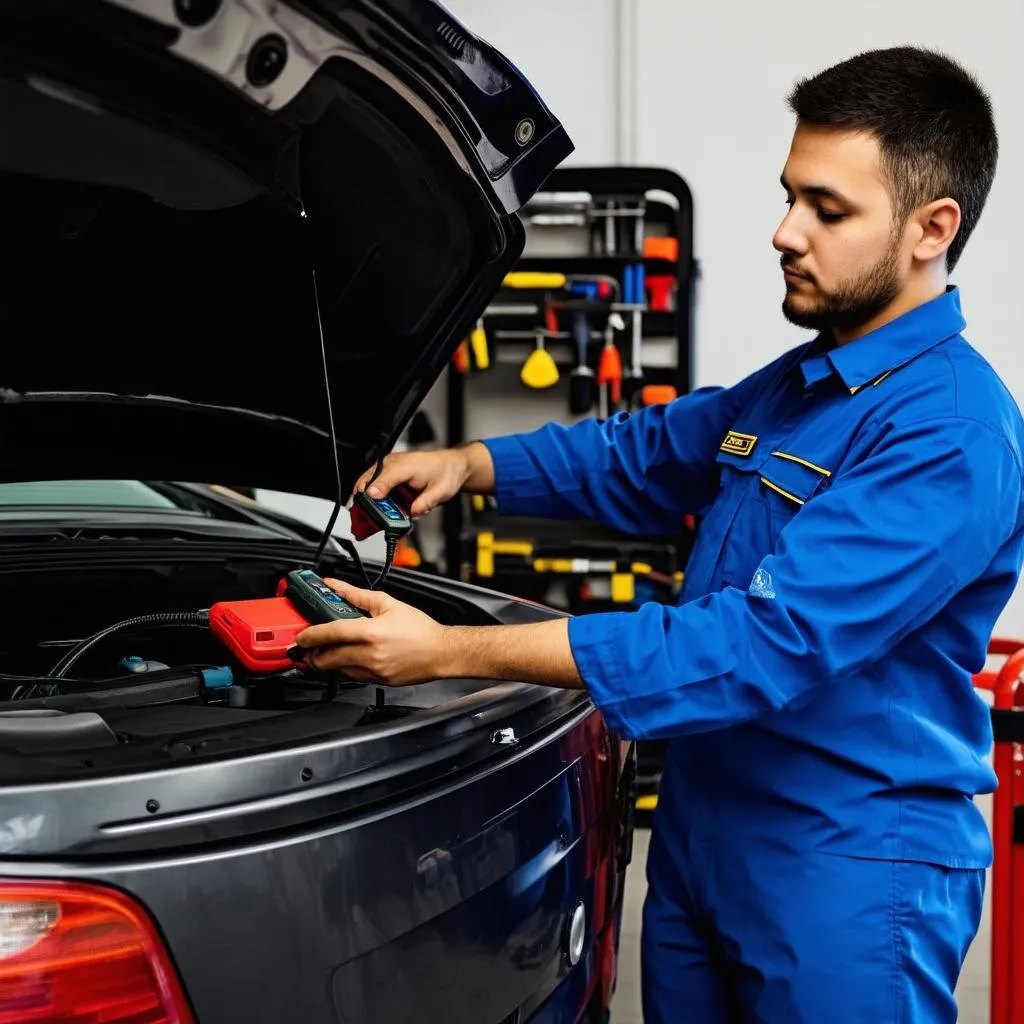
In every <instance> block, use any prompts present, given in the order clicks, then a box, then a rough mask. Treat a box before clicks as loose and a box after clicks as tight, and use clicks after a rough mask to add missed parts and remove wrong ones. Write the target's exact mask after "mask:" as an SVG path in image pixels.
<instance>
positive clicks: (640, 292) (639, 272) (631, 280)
mask: <svg viewBox="0 0 1024 1024" xmlns="http://www.w3.org/2000/svg"><path fill="white" fill-rule="evenodd" d="M623 294H624V296H625V300H626V305H628V306H632V307H633V309H632V314H633V345H632V351H631V356H630V367H629V379H630V394H631V395H634V394H636V393H637V392H638V391H639V390H640V389H641V387H642V386H643V377H644V368H643V363H642V361H641V351H640V350H641V346H642V344H643V333H644V331H643V320H642V317H643V311H642V307H643V306H644V298H645V293H644V265H643V264H642V263H636V264H634V265H632V266H628V267H626V269H625V272H624V281H623Z"/></svg>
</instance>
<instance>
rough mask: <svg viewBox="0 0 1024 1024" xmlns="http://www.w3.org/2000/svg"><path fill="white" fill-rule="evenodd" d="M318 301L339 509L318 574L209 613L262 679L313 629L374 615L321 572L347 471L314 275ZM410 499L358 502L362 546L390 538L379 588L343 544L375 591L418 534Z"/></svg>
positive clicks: (287, 662)
mask: <svg viewBox="0 0 1024 1024" xmlns="http://www.w3.org/2000/svg"><path fill="white" fill-rule="evenodd" d="M313 297H314V303H315V305H316V310H317V323H318V326H319V329H320V354H321V357H322V360H323V372H324V390H325V393H326V399H327V413H328V423H329V429H330V438H331V450H332V453H333V456H334V474H335V481H336V483H337V497H336V500H335V504H334V509H333V510H332V512H331V516H330V519H329V520H328V522H327V525H326V527H325V528H324V532H323V535H322V536H321V538H320V544H319V547H318V548H317V552H316V557H315V560H314V566H315V568H314V569H296V570H294V571H293V572H290V573H288V575H287V576H286V577H285V578H284V579H283V580H281V582H280V583H279V584H278V588H277V594H276V595H275V596H274V597H268V598H257V599H255V600H246V601H220V602H217V603H216V604H214V605H212V606H211V607H210V611H209V627H210V631H211V632H212V633H213V634H214V635H215V636H216V637H217V638H218V639H219V640H220V641H221V642H222V643H223V644H224V645H225V646H226V647H227V648H228V649H229V650H230V651H231V652H232V653H233V654H234V655H235V657H236V658H237V659H238V660H239V661H240V662H241V663H242V664H243V665H244V666H245V667H246V668H248V669H249V670H250V671H253V672H259V673H273V672H280V671H283V670H285V669H288V668H293V667H294V666H295V661H296V658H297V657H299V660H301V657H300V656H299V655H298V652H297V651H296V649H295V638H296V637H297V636H298V635H299V633H301V632H303V631H304V630H305V629H307V628H308V627H309V626H311V625H317V624H321V623H325V622H333V621H336V620H338V619H359V618H368V617H369V613H368V612H365V611H363V610H362V609H361V608H357V607H355V605H353V604H351V603H350V602H349V601H346V600H345V599H344V598H343V597H342V596H341V595H340V594H336V593H335V592H334V591H333V590H332V589H331V588H330V587H329V586H328V585H327V584H326V583H325V582H324V581H323V579H322V577H321V576H320V575H319V572H318V570H319V567H320V563H321V560H322V558H323V553H324V549H325V548H326V546H327V541H328V539H329V538H330V536H331V534H332V532H333V530H334V524H335V523H336V522H337V519H338V514H339V512H340V510H341V507H342V505H343V504H344V493H343V488H342V484H341V470H340V467H339V465H338V445H337V437H336V434H335V428H334V413H333V409H332V407H331V391H330V375H329V372H328V368H327V348H326V344H325V342H324V333H323V323H322V321H321V319H320V303H319V295H318V291H317V282H316V272H315V271H314V272H313ZM382 464H383V459H382V458H380V457H378V458H377V459H376V471H375V473H374V474H373V477H372V479H371V480H370V481H369V484H367V486H369V485H370V484H372V483H373V482H374V481H375V480H376V479H377V476H378V475H379V474H380V471H381V468H382ZM406 493H407V492H403V491H402V490H401V489H398V491H396V497H394V498H390V497H386V498H373V497H371V496H370V495H369V494H367V493H366V491H365V490H362V491H358V492H357V493H356V494H355V496H354V497H353V503H352V509H351V526H352V535H353V536H354V537H355V538H356V539H357V540H363V539H365V538H366V537H369V536H371V535H373V534H375V533H379V532H383V533H384V542H385V550H386V555H385V561H384V567H383V569H382V570H381V572H380V575H379V576H378V577H377V579H376V580H375V581H374V582H373V583H370V581H369V578H368V577H367V575H366V571H365V569H364V568H363V564H362V560H361V559H360V557H359V555H358V553H357V552H356V550H355V547H354V546H353V545H352V544H351V543H349V542H347V541H344V540H341V541H340V543H341V544H342V546H343V547H344V548H345V550H346V551H347V552H348V553H349V555H350V556H351V557H352V559H353V561H354V562H355V563H356V565H357V566H358V568H359V570H360V572H361V574H362V575H363V577H364V579H365V580H366V582H367V586H368V587H369V588H370V589H371V590H373V589H375V588H376V587H378V586H379V585H380V584H381V583H382V582H383V580H384V579H385V578H386V577H387V574H388V572H390V570H391V564H392V562H393V560H394V555H395V549H396V548H397V546H398V541H399V540H400V539H401V538H402V537H403V536H404V535H405V534H407V533H408V532H409V531H410V530H411V529H412V518H411V516H410V515H409V513H408V512H407V511H406V510H405V509H404V508H403V507H402V506H401V504H399V502H400V501H401V500H402V496H403V495H404V494H406ZM409 497H410V498H411V497H412V496H411V495H410V496H409ZM410 503H411V502H410Z"/></svg>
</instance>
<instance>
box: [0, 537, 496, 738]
mask: <svg viewBox="0 0 1024 1024" xmlns="http://www.w3.org/2000/svg"><path fill="white" fill-rule="evenodd" d="M295 568H296V567H295V565H294V563H292V564H289V563H288V562H286V561H283V560H282V561H279V562H278V561H274V560H273V559H267V558H256V557H252V558H246V557H244V556H242V557H238V558H230V557H224V556H221V557H218V558H213V557H211V558H209V559H205V558H203V557H197V556H196V555H195V554H191V555H190V556H189V557H187V558H184V559H180V560H170V559H161V558H156V557H154V558H153V559H151V560H148V561H147V562H146V563H145V564H140V563H139V562H137V561H134V562H133V561H128V560H127V559H125V560H124V562H123V564H119V560H118V559H117V557H116V556H115V555H113V553H112V555H111V557H109V558H108V559H106V560H105V563H104V564H103V565H102V566H97V565H93V564H82V565H79V566H78V567H62V568H60V569H59V570H48V571H43V570H27V569H26V570H22V571H8V572H4V573H3V574H0V602H2V605H3V607H4V608H5V609H6V610H7V613H8V614H7V616H6V628H5V629H4V631H3V639H2V641H0V715H3V716H4V717H5V718H7V719H8V720H10V719H11V716H12V715H13V716H16V717H17V716H19V713H23V714H29V713H32V712H35V713H58V712H64V713H68V712H76V711H93V712H97V713H99V714H101V715H102V716H103V718H104V720H105V721H106V722H108V723H110V725H111V727H112V728H114V729H115V731H117V732H119V733H120V734H122V735H123V736H126V737H128V738H133V737H134V738H142V737H158V736H168V735H177V734H181V733H187V732H189V731H191V730H197V729H199V730H201V729H207V728H210V727H213V726H219V725H221V724H223V723H224V722H231V721H250V720H256V719H258V718H260V717H265V716H271V715H273V716H276V715H281V714H284V713H288V712H293V711H298V710H305V709H310V708H315V707H316V706H317V705H325V704H330V705H332V706H334V707H335V709H338V708H344V709H347V711H348V712H350V713H346V714H344V715H343V716H342V719H341V721H342V722H344V723H347V724H348V725H350V726H351V727H353V728H356V727H362V726H366V725H372V724H379V723H381V722H384V721H388V720H392V719H395V718H402V717H407V716H409V715H411V714H414V713H415V712H416V711H417V710H422V709H424V708H429V707H433V706H436V705H437V704H438V703H440V702H443V701H446V700H450V699H452V697H453V695H454V696H458V694H457V693H456V694H453V692H452V686H453V685H454V686H456V687H457V689H458V690H459V692H462V691H463V690H464V691H465V692H469V691H470V690H471V689H479V685H477V686H474V685H473V684H472V683H471V682H469V681H463V682H462V683H461V685H460V684H459V683H458V682H455V683H444V684H425V685H423V686H418V687H407V688H404V689H403V690H401V691H387V690H386V688H385V687H381V686H373V685H368V684H366V683H362V682H356V681H354V680H350V679H348V678H346V677H344V676H343V675H340V674H338V673H321V672H317V671H315V670H313V669H311V668H309V667H308V666H306V665H305V664H304V663H301V662H299V663H291V664H289V665H288V667H280V668H277V669H275V670H273V671H267V670H264V671H261V670H259V669H258V668H255V669H254V668H253V667H252V666H251V665H247V664H246V663H245V662H246V661H247V659H245V658H244V657H243V658H239V656H238V654H237V652H236V651H233V650H232V649H231V647H230V646H229V645H228V644H226V643H225V642H224V639H223V638H222V637H221V636H218V635H217V633H216V632H215V631H214V630H211V629H210V628H209V614H208V610H209V609H210V608H211V607H213V608H217V607H218V606H219V605H223V604H224V603H225V602H239V601H241V602H247V601H266V600H267V599H271V598H273V597H274V595H275V594H279V593H281V592H282V581H283V580H284V579H285V577H286V575H287V574H288V573H289V572H290V571H292V570H294V569H295ZM326 568H327V570H328V571H327V572H326V573H325V574H326V575H334V576H336V577H337V578H339V579H348V580H351V581H352V582H353V583H357V582H358V581H357V579H356V578H355V576H354V574H353V573H352V572H351V567H349V566H348V565H347V564H346V563H343V562H342V563H334V564H332V563H331V561H330V560H328V562H327V563H326ZM388 590H389V592H391V593H392V594H394V595H395V596H396V597H399V598H400V599H402V600H406V601H409V602H410V603H414V604H416V605H417V606H418V607H421V608H422V609H423V610H424V611H426V612H427V613H428V614H430V615H432V616H433V617H434V618H435V619H437V620H438V621H440V622H442V623H447V624H457V623H471V622H478V623H481V622H492V621H495V620H493V619H491V618H489V617H487V616H486V614H485V613H484V612H483V611H481V610H480V609H479V608H478V607H476V606H475V605H473V604H472V603H470V602H462V601H459V600H458V599H457V598H454V597H450V596H444V597H442V596H440V595H436V594H427V593H417V592H415V590H414V588H413V587H412V586H411V585H410V584H409V583H408V582H402V581H400V580H396V579H394V578H392V579H391V580H390V581H389V584H388ZM55 592H56V593H59V595H60V597H59V600H56V601H55V600H54V599H53V596H54V594H55ZM147 620H149V621H147ZM126 623H127V625H125V624H126ZM116 624H121V626H122V628H118V629H116V630H114V631H111V627H112V626H114V625H116ZM439 687H441V688H442V689H439ZM337 713H338V712H337V710H335V712H334V714H335V715H337ZM0 741H2V737H0Z"/></svg>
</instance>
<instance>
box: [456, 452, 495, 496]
mask: <svg viewBox="0 0 1024 1024" xmlns="http://www.w3.org/2000/svg"><path fill="white" fill-rule="evenodd" d="M457 450H458V451H460V452H461V453H462V454H463V455H464V456H465V457H466V459H467V461H468V463H469V467H468V468H469V476H467V478H466V482H465V483H464V484H463V485H462V490H463V491H464V492H465V493H466V494H493V493H494V486H495V482H494V460H493V459H492V458H491V453H490V451H488V449H487V445H485V444H484V443H483V442H482V441H467V442H466V443H465V444H461V445H459V446H458V449H457Z"/></svg>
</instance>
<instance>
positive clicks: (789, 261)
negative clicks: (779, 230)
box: [779, 256, 814, 281]
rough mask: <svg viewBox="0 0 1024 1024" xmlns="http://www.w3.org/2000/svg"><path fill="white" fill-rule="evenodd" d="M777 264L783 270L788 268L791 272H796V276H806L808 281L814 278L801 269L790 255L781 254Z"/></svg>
mask: <svg viewBox="0 0 1024 1024" xmlns="http://www.w3.org/2000/svg"><path fill="white" fill-rule="evenodd" d="M779 266H781V267H782V269H783V270H788V271H789V272H790V273H791V274H796V275H797V276H798V277H806V278H807V280H808V281H813V280H814V278H813V277H812V276H811V275H810V274H808V273H807V272H806V271H805V270H801V269H800V268H799V267H798V266H797V265H796V263H795V262H794V261H793V258H792V257H790V256H783V257H782V259H781V260H779Z"/></svg>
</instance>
